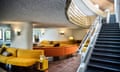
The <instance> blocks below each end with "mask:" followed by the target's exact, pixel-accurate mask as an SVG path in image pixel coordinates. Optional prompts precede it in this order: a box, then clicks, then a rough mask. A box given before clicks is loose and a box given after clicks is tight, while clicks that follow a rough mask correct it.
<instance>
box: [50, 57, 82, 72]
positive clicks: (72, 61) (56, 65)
mask: <svg viewBox="0 0 120 72" xmlns="http://www.w3.org/2000/svg"><path fill="white" fill-rule="evenodd" d="M79 65H80V55H75V56H73V57H69V58H67V59H63V60H58V61H51V62H49V68H48V72H76V70H77V68H78V66H79Z"/></svg>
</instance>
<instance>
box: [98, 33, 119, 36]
mask: <svg viewBox="0 0 120 72" xmlns="http://www.w3.org/2000/svg"><path fill="white" fill-rule="evenodd" d="M99 35H105V36H109V35H112V36H120V33H100V34H99Z"/></svg>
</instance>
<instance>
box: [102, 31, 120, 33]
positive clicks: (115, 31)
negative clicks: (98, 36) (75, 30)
mask: <svg viewBox="0 0 120 72" xmlns="http://www.w3.org/2000/svg"><path fill="white" fill-rule="evenodd" d="M100 33H120V31H100Z"/></svg>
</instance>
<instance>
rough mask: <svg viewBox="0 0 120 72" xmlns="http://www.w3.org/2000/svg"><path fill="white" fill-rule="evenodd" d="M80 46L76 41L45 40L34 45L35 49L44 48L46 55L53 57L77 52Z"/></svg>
mask: <svg viewBox="0 0 120 72" xmlns="http://www.w3.org/2000/svg"><path fill="white" fill-rule="evenodd" d="M78 48H79V47H78V44H77V42H76V41H47V40H43V41H41V42H40V43H38V45H37V46H33V49H34V50H44V52H45V56H47V57H53V58H56V57H57V58H59V57H62V56H68V55H72V54H75V53H76V52H77V51H78Z"/></svg>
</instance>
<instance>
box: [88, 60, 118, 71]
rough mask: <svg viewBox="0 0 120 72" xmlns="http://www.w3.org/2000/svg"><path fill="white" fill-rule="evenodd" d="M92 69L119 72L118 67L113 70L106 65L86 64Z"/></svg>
mask: <svg viewBox="0 0 120 72" xmlns="http://www.w3.org/2000/svg"><path fill="white" fill-rule="evenodd" d="M89 66H90V67H94V68H100V69H101V70H105V72H107V70H108V71H112V72H114V71H115V72H120V68H119V66H118V67H115V68H113V66H111V65H106V64H102V63H95V62H90V63H89V64H88V67H89Z"/></svg>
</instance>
